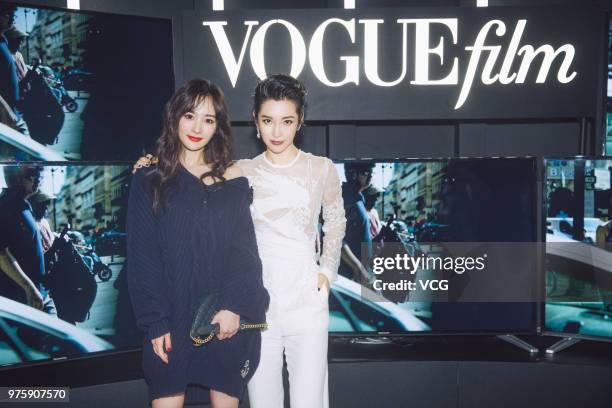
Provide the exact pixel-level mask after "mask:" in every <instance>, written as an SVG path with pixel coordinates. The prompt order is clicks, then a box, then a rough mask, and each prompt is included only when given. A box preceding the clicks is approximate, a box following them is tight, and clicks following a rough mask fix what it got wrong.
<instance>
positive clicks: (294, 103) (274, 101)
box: [238, 75, 346, 408]
mask: <svg viewBox="0 0 612 408" xmlns="http://www.w3.org/2000/svg"><path fill="white" fill-rule="evenodd" d="M305 95H306V90H305V88H304V86H303V85H302V84H301V83H300V82H299V81H298V80H296V79H294V78H292V77H290V76H287V75H274V76H271V77H269V78H267V79H265V80H264V81H262V82H260V83H259V84H258V85H257V87H256V89H255V100H254V107H253V119H254V120H255V125H256V126H257V137H260V138H261V139H262V141H263V142H264V143H265V145H266V151H265V152H264V153H262V154H260V155H259V156H257V157H255V158H254V159H252V160H241V161H240V162H238V164H239V165H240V167H241V168H242V170H243V172H244V173H245V175H246V176H247V177H248V178H249V180H250V182H251V185H252V187H253V190H254V199H253V204H252V206H251V215H252V217H253V222H254V225H255V234H256V236H257V245H258V248H259V255H260V257H261V260H262V264H263V279H264V286H265V287H266V289H267V290H268V293H269V294H270V307H269V309H268V314H267V321H268V323H269V329H268V330H266V331H264V332H263V333H262V350H261V361H260V363H259V367H258V369H257V371H256V372H255V374H254V376H253V378H251V381H250V382H249V384H248V390H249V400H250V404H251V407H252V408H282V407H283V400H284V393H283V380H282V368H283V352H284V355H285V357H286V360H287V369H288V371H289V386H290V401H291V407H292V408H318V407H325V408H327V407H328V405H329V403H328V392H327V342H328V334H327V331H328V323H329V308H328V295H329V289H330V283H331V282H333V281H334V280H335V278H336V274H337V270H338V264H339V262H340V250H341V247H342V239H343V237H344V231H345V226H346V220H345V218H344V205H343V202H342V192H341V187H340V179H339V177H338V173H337V171H336V168H335V166H334V164H333V163H332V162H331V160H329V159H327V158H325V157H320V156H315V155H312V154H310V153H305V152H302V151H301V150H299V149H298V148H297V147H296V146H295V144H294V139H295V136H296V133H297V131H298V130H299V129H300V127H301V126H302V125H303V122H304V104H305ZM321 209H322V210H323V221H324V223H323V233H324V237H323V248H322V251H319V248H320V246H319V245H318V244H317V243H318V242H320V240H319V239H318V228H317V225H318V222H319V215H320V214H321ZM317 261H318V262H317Z"/></svg>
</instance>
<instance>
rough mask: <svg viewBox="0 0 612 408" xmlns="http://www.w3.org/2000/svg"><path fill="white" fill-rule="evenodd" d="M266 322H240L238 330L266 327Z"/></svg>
mask: <svg viewBox="0 0 612 408" xmlns="http://www.w3.org/2000/svg"><path fill="white" fill-rule="evenodd" d="M267 328H268V323H252V324H246V323H245V324H241V325H240V330H243V329H267Z"/></svg>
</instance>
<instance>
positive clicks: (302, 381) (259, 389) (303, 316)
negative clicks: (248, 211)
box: [248, 246, 329, 408]
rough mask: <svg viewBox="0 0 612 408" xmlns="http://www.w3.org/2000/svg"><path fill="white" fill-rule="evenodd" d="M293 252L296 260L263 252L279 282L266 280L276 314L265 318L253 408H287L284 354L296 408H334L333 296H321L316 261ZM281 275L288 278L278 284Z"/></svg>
mask: <svg viewBox="0 0 612 408" xmlns="http://www.w3.org/2000/svg"><path fill="white" fill-rule="evenodd" d="M310 248H312V246H311V247H310ZM310 248H309V249H310ZM262 249H263V250H262ZM292 249H294V250H293V251H290V253H291V254H292V255H293V256H291V257H284V256H282V255H281V256H279V255H278V254H279V252H278V246H277V247H275V248H274V250H275V251H274V252H273V253H267V251H265V248H261V246H260V256H261V258H262V263H263V267H264V274H265V275H267V277H268V278H270V274H274V276H276V277H277V279H274V278H272V279H265V278H264V282H266V280H267V281H268V282H267V283H268V285H267V286H269V287H267V289H268V291H269V293H270V296H271V310H270V311H269V313H268V315H267V317H266V319H267V322H268V326H269V327H268V329H267V330H265V331H263V332H262V338H261V340H262V342H261V358H260V362H259V366H258V368H257V370H256V371H255V374H254V375H253V377H252V378H251V380H250V381H249V384H248V390H249V402H250V405H251V408H283V407H284V390H283V376H282V373H283V353H284V355H285V358H286V360H287V370H288V372H289V396H290V403H291V408H328V407H329V396H328V387H327V383H328V378H327V377H328V373H327V344H328V326H329V306H328V292H327V290H326V289H322V290H320V291H319V290H317V274H316V264H315V263H314V261H313V260H312V256H310V255H307V256H299V254H297V253H299V251H295V248H292ZM310 250H311V251H312V249H310ZM296 252H297V253H296ZM296 255H298V256H296ZM303 255H306V254H303ZM296 257H297V258H301V259H296ZM296 261H299V262H296ZM279 274H282V277H283V278H281V279H278V277H279ZM290 276H291V279H286V278H289V277H290Z"/></svg>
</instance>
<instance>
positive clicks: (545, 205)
mask: <svg viewBox="0 0 612 408" xmlns="http://www.w3.org/2000/svg"><path fill="white" fill-rule="evenodd" d="M610 16H611V17H612V14H611V15H610ZM548 160H567V161H577V160H582V161H587V160H610V161H612V156H573V157H572V156H570V157H547V156H545V157H543V162H542V164H543V167H544V171H546V163H547V161H548ZM611 182H612V180H611ZM542 183H543V185H545V184H546V173H544V178H543V180H542ZM547 201H548V199H547V197H546V191H545V189H544V188H542V209H541V211H542V214H543V215H544V217H542V219H543V222H542V225H541V228H542V231H541V233H542V234H543V238H544V245H546V227H547V225H546V214H547V209H548V202H547ZM610 216H612V214H610ZM583 217H584V215H583ZM542 261H543V262H545V260H544V259H542ZM545 268H546V266H545V265H544V270H543V271H542V274H543V283H544V290H545V288H546V269H545ZM542 299H543V301H542V305H541V313H542V319H543V320H542V332H541V335H542V336H549V337H558V338H561V339H573V340H593V341H603V342H612V337H605V336H591V335H585V334H579V333H567V332H557V331H552V330H547V329H546V293H545V292H544V297H543V298H542ZM569 345H571V344H569ZM563 348H565V347H562V348H559V349H558V350H557V351H560V350H562V349H563ZM549 350H551V349H550V348H549V349H547V352H548V353H550V354H553V353H554V351H552V352H551V351H549Z"/></svg>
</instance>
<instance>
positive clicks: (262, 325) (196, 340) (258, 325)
mask: <svg viewBox="0 0 612 408" xmlns="http://www.w3.org/2000/svg"><path fill="white" fill-rule="evenodd" d="M267 328H268V323H254V324H241V325H240V330H245V329H267ZM189 337H191V340H192V341H193V345H194V346H196V347H200V346H201V345H202V344H206V343H208V342H209V341H211V340H212V339H213V337H215V333H210V334H209V335H208V336H206V337H204V338H201V337H193V336H192V335H189Z"/></svg>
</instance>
